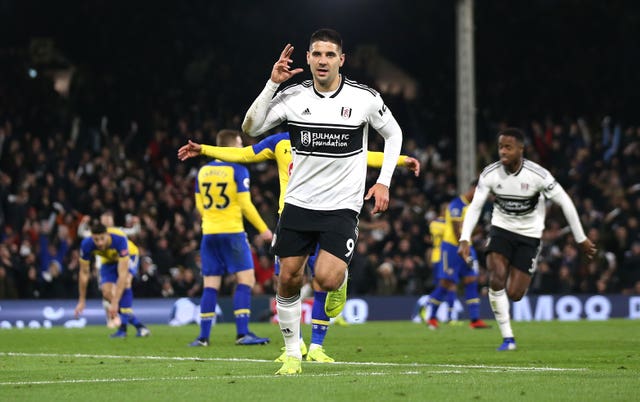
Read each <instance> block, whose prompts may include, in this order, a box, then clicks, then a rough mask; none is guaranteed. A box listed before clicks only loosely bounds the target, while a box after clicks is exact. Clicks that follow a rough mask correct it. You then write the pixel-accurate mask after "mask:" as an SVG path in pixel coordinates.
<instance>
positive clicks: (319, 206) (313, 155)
mask: <svg viewBox="0 0 640 402" xmlns="http://www.w3.org/2000/svg"><path fill="white" fill-rule="evenodd" d="M270 109H271V110H270V113H275V114H277V116H278V118H279V120H281V121H286V123H287V125H288V130H289V136H290V138H291V149H292V151H293V169H292V171H291V177H290V179H289V184H288V186H287V191H286V194H285V198H284V201H285V203H290V204H293V205H296V206H298V207H302V208H309V209H315V210H324V211H326V210H336V209H352V210H354V211H357V212H360V209H361V208H362V203H363V196H364V190H365V188H364V187H365V180H366V172H367V142H368V134H369V126H371V127H373V128H374V129H379V128H381V127H383V126H384V125H385V124H387V123H388V122H389V121H390V120H391V119H393V116H392V114H391V112H390V111H389V109H387V107H386V106H385V104H384V102H383V101H382V98H381V97H380V95H379V94H378V92H376V91H375V90H373V89H371V88H369V87H367V86H366V85H362V84H358V83H357V82H355V81H351V80H349V79H347V78H345V77H344V76H343V79H342V81H341V83H340V86H339V88H338V89H337V90H336V91H335V92H334V93H332V94H330V95H329V96H325V95H324V94H322V93H320V92H318V91H316V90H315V88H314V86H313V83H312V81H310V80H308V81H304V82H302V83H300V84H294V85H291V86H289V87H286V88H284V89H283V90H282V91H280V92H278V93H277V94H276V95H275V97H274V98H273V99H272V100H271V104H270Z"/></svg>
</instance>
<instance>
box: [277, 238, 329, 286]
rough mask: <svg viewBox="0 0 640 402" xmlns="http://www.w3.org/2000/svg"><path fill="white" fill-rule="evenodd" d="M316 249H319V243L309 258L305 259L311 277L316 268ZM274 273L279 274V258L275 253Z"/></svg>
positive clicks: (314, 274) (314, 273) (313, 275)
mask: <svg viewBox="0 0 640 402" xmlns="http://www.w3.org/2000/svg"><path fill="white" fill-rule="evenodd" d="M318 251H320V245H319V244H318V246H317V247H316V251H315V252H314V253H313V254H311V255H310V256H309V259H308V260H307V267H309V274H311V277H312V278H313V277H315V276H316V270H315V268H314V267H315V266H316V258H318ZM275 273H276V276H277V275H280V258H279V257H278V256H277V255H276V262H275Z"/></svg>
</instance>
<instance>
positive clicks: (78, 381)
mask: <svg viewBox="0 0 640 402" xmlns="http://www.w3.org/2000/svg"><path fill="white" fill-rule="evenodd" d="M401 374H403V375H418V374H422V373H419V372H406V373H401ZM429 374H432V372H429ZM435 374H451V371H446V372H445V371H443V372H435ZM343 375H344V373H316V374H304V377H338V376H343ZM353 375H356V376H359V377H361V376H385V375H397V373H382V372H375V373H353ZM256 378H257V379H262V378H269V379H274V378H283V377H278V376H276V375H275V374H260V375H219V376H190V377H139V378H135V377H134V378H131V377H129V378H87V379H76V380H43V381H5V382H0V386H3V385H9V386H16V385H55V384H92V383H111V382H115V383H121V382H142V381H197V380H207V381H210V380H229V379H234V380H246V379H256ZM289 378H290V377H289Z"/></svg>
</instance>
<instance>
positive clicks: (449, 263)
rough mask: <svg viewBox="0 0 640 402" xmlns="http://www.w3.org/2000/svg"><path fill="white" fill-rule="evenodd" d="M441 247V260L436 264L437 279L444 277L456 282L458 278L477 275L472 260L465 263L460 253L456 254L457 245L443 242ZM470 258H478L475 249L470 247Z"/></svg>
mask: <svg viewBox="0 0 640 402" xmlns="http://www.w3.org/2000/svg"><path fill="white" fill-rule="evenodd" d="M440 247H441V250H442V251H441V256H442V257H441V260H440V262H441V263H440V265H439V266H438V268H439V272H438V279H446V280H448V281H451V282H453V283H458V281H459V280H460V278H464V277H467V276H478V273H477V272H476V271H474V269H473V265H474V263H473V262H472V263H471V264H467V263H466V262H465V261H464V260H463V259H462V257H460V255H458V246H456V245H453V244H451V243H447V242H443V243H442V245H441V246H440ZM471 258H472V259H473V260H474V261H477V260H478V257H477V254H476V251H475V250H474V249H473V247H471Z"/></svg>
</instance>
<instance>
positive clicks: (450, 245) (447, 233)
mask: <svg viewBox="0 0 640 402" xmlns="http://www.w3.org/2000/svg"><path fill="white" fill-rule="evenodd" d="M476 184H477V182H475V181H474V182H473V183H471V185H470V186H469V189H468V190H467V191H466V192H465V193H464V194H462V195H460V196H458V197H456V198H454V199H453V200H451V202H449V204H448V205H447V209H446V212H445V219H444V226H443V228H444V232H443V233H442V243H441V246H440V259H441V261H440V263H439V264H438V265H437V272H438V274H437V275H436V278H437V280H438V283H437V286H436V288H435V289H434V290H433V292H431V295H430V297H429V305H430V306H431V314H430V317H429V320H428V324H429V328H431V329H436V328H438V319H437V318H436V312H437V310H438V307H439V306H440V304H442V302H443V301H445V300H446V302H447V305H448V308H449V320H451V313H452V311H453V304H454V303H455V300H456V294H457V289H458V282H459V281H460V279H461V278H462V281H463V284H464V289H465V298H466V303H467V308H468V310H469V318H470V319H471V323H470V324H469V325H470V327H471V328H473V329H484V328H489V326H488V325H487V324H485V323H484V321H482V320H481V319H480V297H479V295H478V259H477V256H476V253H475V250H473V252H472V258H471V260H470V261H464V260H463V259H462V257H460V256H459V255H458V239H459V238H460V229H461V227H462V221H463V220H464V215H465V212H466V210H467V206H468V205H469V203H470V202H471V200H472V199H473V194H474V193H475V190H476ZM450 322H451V321H450Z"/></svg>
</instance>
